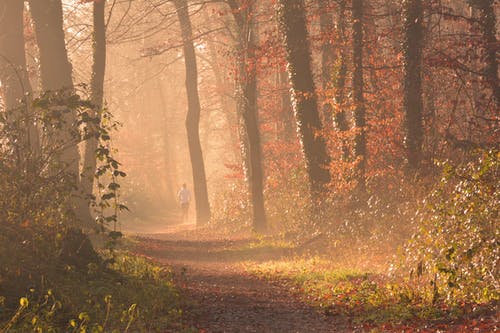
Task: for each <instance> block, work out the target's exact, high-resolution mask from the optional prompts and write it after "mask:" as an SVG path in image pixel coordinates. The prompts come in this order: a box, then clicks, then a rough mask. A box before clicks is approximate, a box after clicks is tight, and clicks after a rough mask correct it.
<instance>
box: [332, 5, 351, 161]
mask: <svg viewBox="0 0 500 333" xmlns="http://www.w3.org/2000/svg"><path fill="white" fill-rule="evenodd" d="M345 7H346V4H345V0H341V1H340V2H339V11H338V41H339V44H340V47H339V65H338V73H337V76H336V79H335V82H334V88H335V104H336V110H335V113H334V121H335V125H336V127H337V129H338V130H339V131H340V132H347V131H348V130H349V123H348V122H347V118H346V113H345V110H344V107H345V105H344V102H345V82H346V76H347V61H346V50H345V43H346V36H345ZM341 148H342V158H343V160H344V161H347V160H348V159H349V147H348V144H347V142H346V140H345V139H343V140H342V147H341Z"/></svg>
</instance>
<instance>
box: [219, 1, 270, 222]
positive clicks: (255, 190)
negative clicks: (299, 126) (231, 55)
mask: <svg viewBox="0 0 500 333" xmlns="http://www.w3.org/2000/svg"><path fill="white" fill-rule="evenodd" d="M228 4H229V6H230V8H231V9H232V11H233V15H234V19H235V21H236V25H237V30H238V42H237V44H238V48H239V49H240V51H241V55H240V56H239V57H238V77H237V86H238V88H237V89H238V110H239V113H240V114H241V120H242V124H241V125H242V127H241V129H242V131H243V133H241V135H240V137H241V140H242V144H241V148H242V155H243V163H244V169H245V175H246V178H247V179H246V180H247V183H248V189H249V192H250V201H251V203H252V226H253V229H254V230H255V231H256V232H264V231H266V228H267V219H266V213H265V207H264V172H263V168H262V150H261V137H260V128H259V120H258V108H257V97H258V93H257V71H256V68H255V67H256V66H255V65H256V55H255V49H256V47H257V32H256V25H255V22H254V20H253V15H254V12H253V11H254V8H253V2H251V4H249V6H248V7H247V8H246V9H245V10H243V11H242V10H241V9H240V7H239V5H238V4H237V3H236V1H231V0H230V1H228Z"/></svg>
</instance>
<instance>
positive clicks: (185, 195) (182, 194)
mask: <svg viewBox="0 0 500 333" xmlns="http://www.w3.org/2000/svg"><path fill="white" fill-rule="evenodd" d="M177 197H178V198H179V203H180V204H181V208H182V222H187V220H188V212H189V203H190V202H191V193H190V192H189V190H188V189H187V186H186V184H185V183H184V184H182V188H181V189H180V190H179V193H178V194H177Z"/></svg>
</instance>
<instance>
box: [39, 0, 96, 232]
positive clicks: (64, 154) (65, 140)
mask: <svg viewBox="0 0 500 333" xmlns="http://www.w3.org/2000/svg"><path fill="white" fill-rule="evenodd" d="M29 5H30V10H31V15H32V17H33V21H34V26H35V34H36V39H37V44H38V49H39V53H40V54H39V55H40V78H41V84H42V90H43V91H44V92H51V93H55V94H57V95H58V96H59V99H60V101H64V100H65V99H68V100H69V98H71V96H73V95H74V85H73V78H72V66H71V63H70V61H69V59H68V52H67V50H66V43H65V36H64V29H63V11H62V2H61V0H31V1H30V2H29ZM61 103H63V104H64V102H61ZM53 107H54V108H55V109H60V110H61V111H62V112H61V114H62V116H61V126H59V127H58V128H56V129H55V130H54V133H51V134H50V136H51V140H52V144H53V145H54V148H57V149H60V151H61V153H60V156H59V161H58V162H59V163H58V165H56V166H54V167H53V169H54V170H53V171H52V172H59V171H60V170H61V169H62V170H64V172H65V173H66V174H67V175H68V182H69V183H70V184H69V185H71V186H72V187H74V189H75V190H74V193H73V197H74V198H73V200H72V203H71V205H72V207H70V209H71V210H73V211H74V213H75V215H76V217H77V218H78V220H79V222H80V224H82V225H83V226H91V225H92V221H91V220H90V219H89V218H88V217H89V216H88V214H87V213H88V209H87V208H86V207H87V202H86V200H84V199H83V197H82V192H81V189H80V177H79V162H80V154H79V152H78V147H77V142H78V140H77V138H76V137H75V135H74V133H73V131H72V127H73V125H74V124H75V121H76V111H75V110H74V109H72V108H71V107H68V106H67V105H54V106H53ZM82 214H83V215H82Z"/></svg>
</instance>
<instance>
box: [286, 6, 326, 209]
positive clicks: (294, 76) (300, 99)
mask: <svg viewBox="0 0 500 333" xmlns="http://www.w3.org/2000/svg"><path fill="white" fill-rule="evenodd" d="M278 20H279V25H280V29H281V31H282V33H283V36H284V42H285V49H286V57H287V61H288V75H289V79H290V81H291V85H292V99H293V107H294V112H295V117H296V122H297V131H298V133H299V139H300V142H301V145H302V151H303V154H304V159H305V163H306V169H307V174H308V177H309V185H310V189H311V196H312V198H313V200H314V201H315V202H316V203H320V202H321V201H322V199H323V196H324V194H325V192H326V185H327V184H328V183H329V182H330V172H329V170H328V167H329V163H330V157H329V156H328V154H327V150H326V143H325V140H324V138H323V136H322V135H321V130H322V127H321V121H320V117H319V111H318V99H317V95H316V90H315V85H314V81H313V75H312V70H311V53H310V46H309V45H310V43H309V36H308V32H307V26H306V17H305V7H304V2H303V0H279V1H278Z"/></svg>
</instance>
